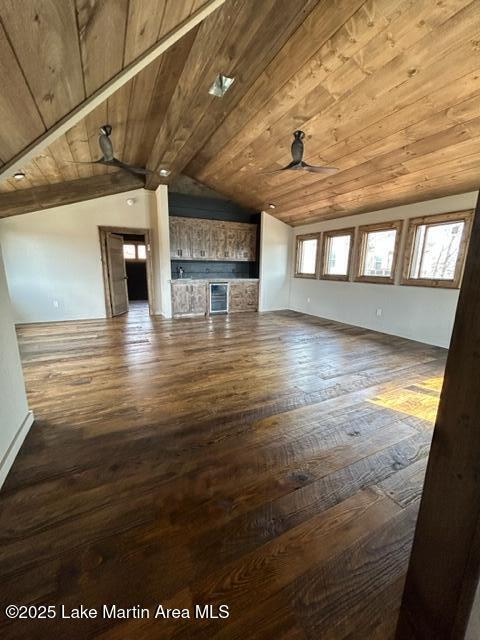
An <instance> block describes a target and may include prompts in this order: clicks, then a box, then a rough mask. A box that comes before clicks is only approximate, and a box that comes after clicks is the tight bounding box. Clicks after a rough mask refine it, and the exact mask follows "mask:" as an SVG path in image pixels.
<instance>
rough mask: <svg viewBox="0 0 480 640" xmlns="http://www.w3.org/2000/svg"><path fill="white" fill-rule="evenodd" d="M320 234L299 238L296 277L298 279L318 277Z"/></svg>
mask: <svg viewBox="0 0 480 640" xmlns="http://www.w3.org/2000/svg"><path fill="white" fill-rule="evenodd" d="M318 241H319V234H314V235H308V236H297V253H296V262H295V264H296V269H295V276H296V277H297V278H316V277H317V254H318Z"/></svg>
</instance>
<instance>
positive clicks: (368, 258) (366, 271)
mask: <svg viewBox="0 0 480 640" xmlns="http://www.w3.org/2000/svg"><path fill="white" fill-rule="evenodd" d="M396 235H397V230H396V229H388V230H385V231H370V232H369V233H368V234H367V241H366V246H365V259H364V263H363V271H362V275H364V276H380V277H391V275H392V265H393V254H394V252H395V238H396Z"/></svg>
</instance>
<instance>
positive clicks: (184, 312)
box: [172, 280, 258, 318]
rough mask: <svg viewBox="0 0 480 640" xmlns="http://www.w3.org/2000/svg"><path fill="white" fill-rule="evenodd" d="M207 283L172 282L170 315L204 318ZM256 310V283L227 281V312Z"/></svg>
mask: <svg viewBox="0 0 480 640" xmlns="http://www.w3.org/2000/svg"><path fill="white" fill-rule="evenodd" d="M208 292H209V283H208V282H206V281H205V280H202V281H192V280H190V281H188V280H175V281H172V313H173V316H174V317H175V318H179V317H182V316H204V315H206V314H207V313H209V311H208V295H209V293H208ZM257 309H258V281H256V280H241V281H239V282H235V281H234V280H233V281H232V280H230V281H229V286H228V310H229V312H233V313H234V312H236V311H256V310H257Z"/></svg>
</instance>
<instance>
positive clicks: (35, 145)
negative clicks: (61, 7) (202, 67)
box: [0, 0, 225, 179]
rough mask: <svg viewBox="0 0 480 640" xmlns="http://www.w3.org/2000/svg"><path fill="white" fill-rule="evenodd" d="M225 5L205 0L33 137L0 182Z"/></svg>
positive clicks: (218, 0)
mask: <svg viewBox="0 0 480 640" xmlns="http://www.w3.org/2000/svg"><path fill="white" fill-rule="evenodd" d="M224 2H225V0H207V1H206V2H205V4H204V5H202V6H201V7H200V8H199V9H198V10H197V11H195V12H194V13H193V14H192V15H191V16H189V17H188V18H186V19H185V20H183V21H182V22H181V23H180V24H179V25H177V26H176V27H175V28H174V29H172V30H171V31H170V32H169V33H167V34H166V35H164V36H162V37H161V38H160V40H158V42H156V43H155V44H154V45H152V46H151V47H149V48H148V49H147V50H146V51H145V52H144V53H142V54H141V55H140V56H139V57H138V58H136V59H135V60H134V61H133V62H131V63H130V64H128V65H127V66H125V67H124V68H123V69H122V70H121V71H120V72H118V73H117V74H116V75H115V76H114V77H113V78H112V79H111V80H109V81H108V82H106V83H105V84H103V85H102V86H101V87H100V88H99V89H97V90H96V91H95V92H94V93H93V94H92V95H91V96H89V97H88V98H86V99H85V100H84V101H83V102H81V103H80V104H79V105H78V106H77V107H75V108H74V109H73V110H72V111H70V112H69V113H68V114H67V115H66V116H64V117H63V118H61V119H60V120H59V121H58V122H57V123H56V124H54V125H53V126H52V127H50V128H49V129H47V131H45V132H44V133H43V134H42V135H41V136H39V137H38V138H36V140H34V141H33V142H32V143H31V144H29V145H28V146H27V147H25V148H24V149H23V150H22V151H21V152H20V153H18V154H17V155H15V156H14V157H13V158H11V159H10V160H8V161H7V162H6V163H5V164H4V165H3V166H2V167H0V179H2V178H5V177H8V176H9V175H10V173H11V171H12V168H15V167H16V166H18V165H20V164H25V163H27V162H29V161H30V160H33V159H34V158H35V156H38V155H39V154H40V153H41V152H42V149H44V148H45V147H47V146H49V145H50V144H51V143H52V142H54V141H55V140H56V139H57V138H58V137H60V136H61V135H63V134H64V133H66V132H67V131H68V130H69V129H71V128H72V127H73V126H74V125H75V124H77V123H78V122H79V121H80V120H82V119H83V118H85V117H86V116H87V115H88V114H89V113H91V112H92V111H93V110H94V109H96V108H97V107H99V106H100V105H101V104H102V103H104V102H105V101H106V100H107V99H108V97H109V96H111V95H112V94H113V93H114V92H115V91H117V90H118V89H120V88H121V87H122V86H123V85H125V84H126V83H127V82H128V81H129V80H131V79H132V78H133V77H134V76H136V75H137V74H138V73H139V72H140V71H141V70H142V69H144V68H145V67H146V66H147V65H149V64H150V63H151V62H153V61H154V60H156V59H157V58H158V57H159V56H160V55H161V54H162V53H164V52H165V51H166V50H167V49H169V48H170V47H171V46H172V45H173V44H174V43H175V42H177V41H178V40H180V38H182V37H183V36H184V35H185V34H187V33H188V32H189V31H190V30H191V29H193V28H194V27H196V26H197V25H198V24H199V23H200V22H202V20H204V19H205V18H206V17H207V16H209V15H210V14H211V13H212V12H213V11H215V10H216V9H218V7H220V6H221V5H222V4H223V3H224Z"/></svg>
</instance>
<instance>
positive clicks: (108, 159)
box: [74, 124, 170, 178]
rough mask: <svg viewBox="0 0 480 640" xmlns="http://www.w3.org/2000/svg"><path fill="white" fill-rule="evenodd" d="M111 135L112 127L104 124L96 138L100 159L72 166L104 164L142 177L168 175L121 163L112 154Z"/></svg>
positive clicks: (165, 172)
mask: <svg viewBox="0 0 480 640" xmlns="http://www.w3.org/2000/svg"><path fill="white" fill-rule="evenodd" d="M111 133H112V127H111V125H109V124H104V125H102V126H101V127H100V135H99V137H98V144H99V145H100V150H101V152H102V157H101V158H100V159H99V160H94V161H93V162H75V163H74V164H104V165H106V166H107V167H118V168H119V169H123V170H124V171H128V172H129V173H133V174H134V175H142V176H151V175H158V176H159V177H161V178H163V177H165V176H166V175H168V174H169V173H170V172H168V173H167V171H166V170H164V175H161V174H157V173H155V171H150V169H146V168H144V167H138V166H136V165H133V164H127V163H126V162H122V161H121V160H119V159H118V158H115V155H114V153H113V144H112V141H111V139H110V135H111Z"/></svg>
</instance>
